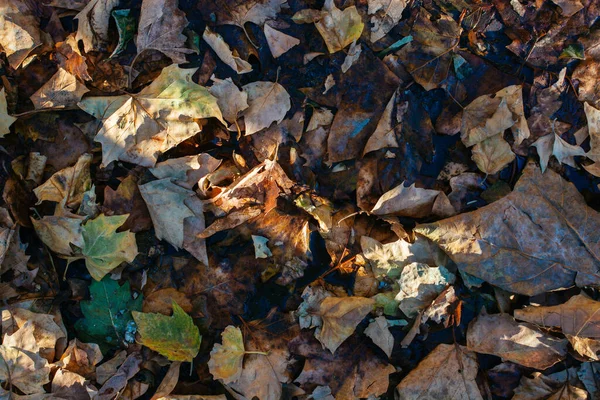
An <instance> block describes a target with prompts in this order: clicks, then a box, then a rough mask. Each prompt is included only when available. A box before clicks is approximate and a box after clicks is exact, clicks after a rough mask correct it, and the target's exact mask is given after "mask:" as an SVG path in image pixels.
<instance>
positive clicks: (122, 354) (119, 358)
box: [96, 350, 127, 385]
mask: <svg viewBox="0 0 600 400" xmlns="http://www.w3.org/2000/svg"><path fill="white" fill-rule="evenodd" d="M125 359H127V351H125V350H121V351H119V352H118V353H117V354H115V355H114V357H113V358H111V359H110V360H108V361H106V362H104V363H102V364H101V365H99V366H98V368H96V382H98V383H99V384H100V385H103V384H104V383H105V382H106V381H107V380H108V379H110V377H111V376H113V375H114V374H115V373H116V372H117V370H118V369H119V367H120V366H121V364H123V362H124V361H125Z"/></svg>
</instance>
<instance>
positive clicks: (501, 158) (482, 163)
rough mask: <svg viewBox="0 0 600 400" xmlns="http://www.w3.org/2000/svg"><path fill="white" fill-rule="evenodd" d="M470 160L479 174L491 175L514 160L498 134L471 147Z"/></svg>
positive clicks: (508, 147) (508, 146)
mask: <svg viewBox="0 0 600 400" xmlns="http://www.w3.org/2000/svg"><path fill="white" fill-rule="evenodd" d="M471 158H472V159H473V161H475V164H477V167H478V168H479V170H480V171H481V172H485V173H486V174H490V175H493V174H496V173H498V172H500V171H501V170H502V169H504V167H506V166H507V165H508V164H509V163H511V162H512V161H513V160H514V159H515V153H513V152H512V150H511V149H510V145H509V144H508V143H507V142H506V140H504V138H503V137H502V135H500V134H499V135H495V136H492V137H490V138H487V139H485V140H483V141H481V142H479V143H477V144H476V145H475V146H473V149H472V156H471Z"/></svg>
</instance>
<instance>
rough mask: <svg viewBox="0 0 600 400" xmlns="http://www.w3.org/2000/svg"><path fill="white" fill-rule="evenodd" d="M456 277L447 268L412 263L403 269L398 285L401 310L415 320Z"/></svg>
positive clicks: (398, 299) (397, 296)
mask: <svg viewBox="0 0 600 400" xmlns="http://www.w3.org/2000/svg"><path fill="white" fill-rule="evenodd" d="M455 279H456V277H455V276H454V274H453V273H451V272H450V271H448V270H447V269H446V268H445V267H443V266H440V267H429V266H428V265H427V264H421V263H416V262H415V263H412V264H408V265H407V266H405V267H404V268H403V269H402V274H401V275H400V279H398V285H399V287H400V291H399V292H398V294H397V295H396V297H395V300H396V301H398V302H400V310H402V312H403V313H404V314H405V315H406V316H408V317H410V318H413V317H415V316H416V315H417V314H419V313H420V312H422V311H424V310H425V309H426V308H427V307H428V306H429V305H430V304H431V302H432V301H434V300H435V299H436V298H437V297H438V295H439V294H440V293H442V292H443V291H444V289H446V287H447V286H448V285H451V284H453V283H454V280H455Z"/></svg>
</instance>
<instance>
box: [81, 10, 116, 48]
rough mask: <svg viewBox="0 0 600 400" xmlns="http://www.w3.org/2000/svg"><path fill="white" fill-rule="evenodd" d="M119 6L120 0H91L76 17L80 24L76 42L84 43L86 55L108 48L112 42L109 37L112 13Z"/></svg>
mask: <svg viewBox="0 0 600 400" xmlns="http://www.w3.org/2000/svg"><path fill="white" fill-rule="evenodd" d="M117 5H119V0H108V1H104V0H91V1H90V2H89V3H87V5H86V6H85V7H84V8H83V9H82V10H81V11H80V12H79V13H78V14H77V15H76V16H75V19H76V20H77V22H78V26H77V35H76V36H75V40H77V42H79V41H80V40H81V41H83V48H84V49H85V52H86V53H89V52H91V51H94V50H95V51H98V50H103V49H105V48H106V45H107V44H108V43H109V41H110V38H109V35H108V24H109V21H110V12H111V11H112V9H113V8H115V7H116V6H117ZM74 48H77V46H75V47H74Z"/></svg>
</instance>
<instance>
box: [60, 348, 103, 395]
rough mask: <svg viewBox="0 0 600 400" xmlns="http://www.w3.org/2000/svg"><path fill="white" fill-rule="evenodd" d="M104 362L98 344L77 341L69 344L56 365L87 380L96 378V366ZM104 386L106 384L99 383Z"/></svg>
mask: <svg viewBox="0 0 600 400" xmlns="http://www.w3.org/2000/svg"><path fill="white" fill-rule="evenodd" d="M100 361H102V352H101V351H100V346H98V345H97V344H96V343H82V342H81V341H79V340H77V339H73V340H71V341H70V342H69V346H68V347H67V348H66V350H65V352H64V353H63V354H62V356H61V357H60V360H59V361H57V362H56V363H55V364H56V365H58V366H59V367H60V368H62V369H64V370H67V371H71V372H74V373H76V374H79V375H81V376H83V377H86V378H92V377H93V376H96V374H95V372H96V365H97V364H98V363H99V362H100ZM98 383H100V384H102V383H104V382H99V381H98Z"/></svg>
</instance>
